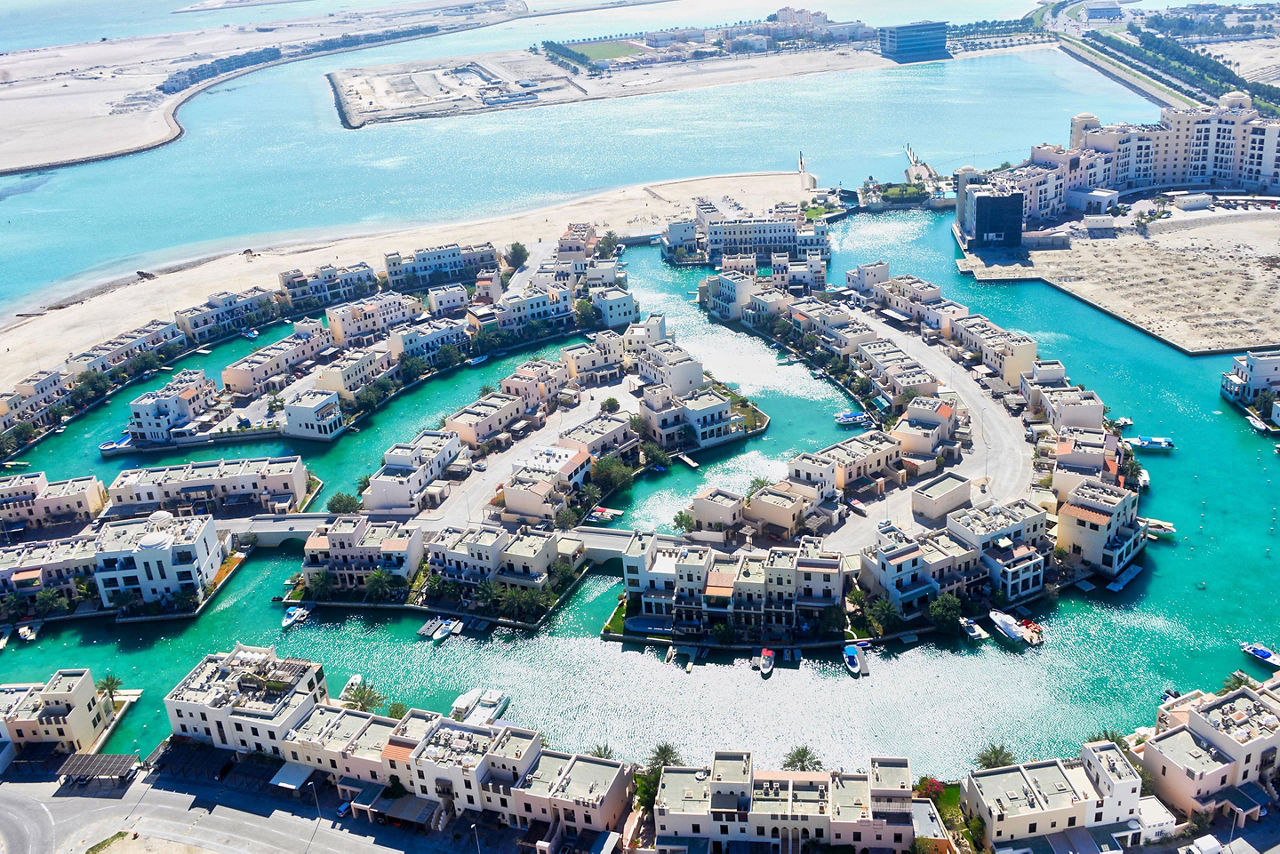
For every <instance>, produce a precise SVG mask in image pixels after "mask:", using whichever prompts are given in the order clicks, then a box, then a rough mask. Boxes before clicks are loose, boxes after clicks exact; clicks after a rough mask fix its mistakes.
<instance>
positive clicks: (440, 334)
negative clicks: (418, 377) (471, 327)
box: [389, 289, 471, 365]
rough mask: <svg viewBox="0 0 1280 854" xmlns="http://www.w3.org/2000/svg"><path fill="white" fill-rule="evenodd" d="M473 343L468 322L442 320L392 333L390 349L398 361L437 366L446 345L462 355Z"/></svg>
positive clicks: (409, 325) (428, 321) (463, 320)
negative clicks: (409, 358)
mask: <svg viewBox="0 0 1280 854" xmlns="http://www.w3.org/2000/svg"><path fill="white" fill-rule="evenodd" d="M441 290H443V289H441ZM432 293H435V291H432ZM470 342H471V337H470V336H469V335H468V334H467V321H466V320H465V319H462V318H441V319H431V320H419V321H417V322H415V323H410V324H406V325H404V326H401V327H399V328H398V329H393V330H391V337H390V344H389V346H390V350H391V355H392V356H393V357H395V359H396V360H397V361H398V360H400V359H403V358H405V357H407V356H413V357H417V358H420V359H426V360H427V362H428V364H431V365H435V364H436V363H437V358H438V357H439V355H440V348H441V347H444V346H446V345H449V346H452V347H456V348H457V349H458V355H459V356H460V355H461V354H462V353H463V352H465V350H466V348H467V346H468V345H469V344H470Z"/></svg>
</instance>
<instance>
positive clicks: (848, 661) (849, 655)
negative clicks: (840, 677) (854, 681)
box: [844, 644, 862, 676]
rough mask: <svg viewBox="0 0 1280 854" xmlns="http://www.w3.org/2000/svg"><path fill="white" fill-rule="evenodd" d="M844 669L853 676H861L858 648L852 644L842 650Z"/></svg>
mask: <svg viewBox="0 0 1280 854" xmlns="http://www.w3.org/2000/svg"><path fill="white" fill-rule="evenodd" d="M844 667H845V669H846V670H848V671H849V673H850V674H852V675H854V676H861V675H862V665H861V664H860V663H859V662H858V648H857V647H856V646H853V645H852V644H851V645H849V646H846V647H845V648H844Z"/></svg>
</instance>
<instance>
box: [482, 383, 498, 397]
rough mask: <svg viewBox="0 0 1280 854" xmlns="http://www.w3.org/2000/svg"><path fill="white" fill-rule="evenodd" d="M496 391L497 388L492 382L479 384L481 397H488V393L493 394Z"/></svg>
mask: <svg viewBox="0 0 1280 854" xmlns="http://www.w3.org/2000/svg"><path fill="white" fill-rule="evenodd" d="M496 391H497V389H496V388H494V387H493V384H492V383H485V384H484V385H482V386H480V396H481V397H488V396H489V395H491V394H493V393H494V392H496Z"/></svg>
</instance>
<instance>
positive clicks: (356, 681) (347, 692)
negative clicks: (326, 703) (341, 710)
mask: <svg viewBox="0 0 1280 854" xmlns="http://www.w3.org/2000/svg"><path fill="white" fill-rule="evenodd" d="M363 684H364V677H363V676H361V675H360V674H359V673H353V674H351V678H350V679H348V680H347V684H346V685H343V686H342V693H341V694H339V695H338V699H339V700H345V699H347V698H348V697H350V696H351V693H352V692H353V691H355V690H356V689H357V688H359V687H360V686H361V685H363Z"/></svg>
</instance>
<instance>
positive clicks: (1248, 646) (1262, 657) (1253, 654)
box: [1240, 643, 1280, 667]
mask: <svg viewBox="0 0 1280 854" xmlns="http://www.w3.org/2000/svg"><path fill="white" fill-rule="evenodd" d="M1240 651H1241V652H1243V653H1244V654H1245V655H1247V656H1249V657H1250V658H1256V659H1257V660H1258V661H1261V662H1262V663H1263V664H1267V665H1270V666H1271V667H1280V655H1276V654H1275V653H1274V652H1272V651H1271V650H1269V649H1267V648H1266V647H1265V646H1263V645H1262V644H1260V643H1242V644H1240Z"/></svg>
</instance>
